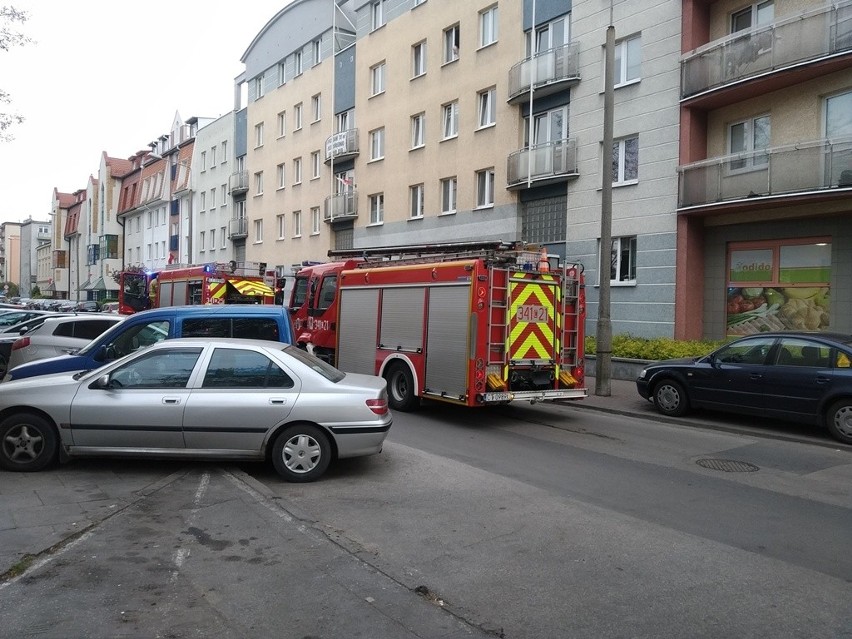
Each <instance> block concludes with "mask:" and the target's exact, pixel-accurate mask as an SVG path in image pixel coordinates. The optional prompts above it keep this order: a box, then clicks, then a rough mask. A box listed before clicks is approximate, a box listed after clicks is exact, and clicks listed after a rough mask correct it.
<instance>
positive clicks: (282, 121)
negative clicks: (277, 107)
mask: <svg viewBox="0 0 852 639" xmlns="http://www.w3.org/2000/svg"><path fill="white" fill-rule="evenodd" d="M285 135H287V112H286V111H282V112H281V113H279V114H278V137H279V138H283V137H284V136H285Z"/></svg>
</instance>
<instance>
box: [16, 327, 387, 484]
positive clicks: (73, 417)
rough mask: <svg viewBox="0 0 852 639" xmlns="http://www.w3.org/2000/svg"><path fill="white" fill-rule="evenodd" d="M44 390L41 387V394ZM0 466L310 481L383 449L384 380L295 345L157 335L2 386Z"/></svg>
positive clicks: (30, 469) (22, 468) (385, 424)
mask: <svg viewBox="0 0 852 639" xmlns="http://www.w3.org/2000/svg"><path fill="white" fill-rule="evenodd" d="M45 387H49V389H50V392H49V393H45ZM0 414H2V415H3V418H2V421H0V466H2V467H3V468H5V469H7V470H14V471H36V470H41V469H43V468H46V467H47V466H49V465H51V464H53V463H54V462H55V461H56V460H57V459H58V458H59V452H60V449H61V450H62V453H63V457H65V456H67V457H68V458H74V457H83V456H91V455H112V456H155V457H180V456H188V457H193V458H198V457H208V458H220V459H231V460H257V461H263V460H265V459H269V458H270V457H271V459H272V464H273V466H274V467H275V470H276V471H277V472H278V473H279V474H280V475H281V476H282V477H283V478H285V479H286V480H288V481H293V482H307V481H313V480H315V479H317V478H318V477H320V476H321V475H322V474H323V473H324V472H325V470H326V469H327V468H328V466H329V464H330V463H331V462H332V461H333V460H334V459H340V458H344V457H358V456H364V455H373V454H376V453H379V452H381V450H382V443H383V442H384V440H385V437H387V433H388V430H389V429H390V427H391V422H392V417H391V413H390V411H389V410H388V397H387V386H386V383H385V380H384V379H383V378H381V377H377V376H373V375H362V374H355V373H343V372H341V371H339V370H337V369H336V368H334V367H332V366H331V365H329V364H327V363H325V362H323V361H322V360H319V359H317V358H316V357H314V356H313V355H310V354H309V353H307V352H305V351H303V350H301V349H299V348H298V347H295V346H290V345H285V344H281V343H277V342H268V341H259V340H243V339H213V340H210V339H199V338H193V339H177V340H168V341H162V342H160V343H158V344H155V345H153V346H151V347H150V348H148V349H145V350H143V351H139V352H136V353H133V354H131V355H128V356H127V357H125V358H123V359H121V360H118V361H115V362H113V363H112V364H109V365H107V366H104V367H102V368H100V369H98V370H96V371H90V372H89V373H86V374H84V375H83V376H80V375H75V374H73V373H59V374H56V375H50V376H47V377H43V378H31V379H23V380H20V381H16V382H8V383H5V384H2V385H0Z"/></svg>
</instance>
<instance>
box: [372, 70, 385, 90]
mask: <svg viewBox="0 0 852 639" xmlns="http://www.w3.org/2000/svg"><path fill="white" fill-rule="evenodd" d="M384 92H385V63H384V62H380V63H379V64H377V65H376V66H374V67H371V68H370V95H371V96H374V95H378V94H380V93H384Z"/></svg>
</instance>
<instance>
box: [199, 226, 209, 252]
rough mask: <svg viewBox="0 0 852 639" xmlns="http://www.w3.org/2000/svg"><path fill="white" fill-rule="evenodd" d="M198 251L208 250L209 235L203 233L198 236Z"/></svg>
mask: <svg viewBox="0 0 852 639" xmlns="http://www.w3.org/2000/svg"><path fill="white" fill-rule="evenodd" d="M198 250H199V251H206V250H207V233H205V232H204V231H201V233H199V234H198Z"/></svg>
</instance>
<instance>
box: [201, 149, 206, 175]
mask: <svg viewBox="0 0 852 639" xmlns="http://www.w3.org/2000/svg"><path fill="white" fill-rule="evenodd" d="M201 170H202V171H206V170H207V151H202V152H201Z"/></svg>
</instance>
